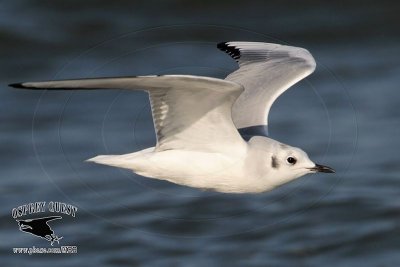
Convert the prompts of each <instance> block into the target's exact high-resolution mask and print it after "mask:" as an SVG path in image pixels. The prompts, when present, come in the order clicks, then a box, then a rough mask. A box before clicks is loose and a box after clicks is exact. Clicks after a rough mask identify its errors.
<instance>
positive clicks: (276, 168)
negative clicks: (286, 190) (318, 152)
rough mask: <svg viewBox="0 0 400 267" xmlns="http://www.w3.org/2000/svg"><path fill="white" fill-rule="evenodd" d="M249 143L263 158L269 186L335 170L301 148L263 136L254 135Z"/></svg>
mask: <svg viewBox="0 0 400 267" xmlns="http://www.w3.org/2000/svg"><path fill="white" fill-rule="evenodd" d="M249 143H250V145H251V146H252V147H254V148H255V149H256V151H258V153H259V155H258V157H260V158H263V161H262V163H261V164H262V165H263V167H264V169H265V170H267V171H265V172H268V178H269V179H268V180H269V181H268V183H269V186H273V187H275V186H278V185H281V184H284V183H287V182H289V181H292V180H294V179H296V178H299V177H301V176H303V175H306V174H310V173H317V172H322V173H334V172H335V171H334V170H333V169H332V168H330V167H328V166H324V165H320V164H316V163H314V162H313V161H312V160H311V159H310V158H309V157H308V155H307V153H306V152H304V151H303V150H302V149H300V148H297V147H292V146H289V145H286V144H283V143H280V142H278V141H275V140H273V139H270V138H267V137H261V136H257V137H253V138H252V139H251V140H250V141H249ZM259 164H260V163H259Z"/></svg>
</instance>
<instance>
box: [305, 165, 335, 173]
mask: <svg viewBox="0 0 400 267" xmlns="http://www.w3.org/2000/svg"><path fill="white" fill-rule="evenodd" d="M310 170H311V171H313V172H325V173H335V170H334V169H332V168H331V167H328V166H324V165H319V164H315V167H312V168H310Z"/></svg>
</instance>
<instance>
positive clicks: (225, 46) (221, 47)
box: [217, 42, 228, 51]
mask: <svg viewBox="0 0 400 267" xmlns="http://www.w3.org/2000/svg"><path fill="white" fill-rule="evenodd" d="M227 47H228V42H220V43H218V44H217V48H218V49H220V50H222V51H225V49H226V48H227Z"/></svg>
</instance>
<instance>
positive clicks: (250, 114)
mask: <svg viewBox="0 0 400 267" xmlns="http://www.w3.org/2000/svg"><path fill="white" fill-rule="evenodd" d="M218 48H219V49H221V50H222V51H225V52H226V53H228V54H229V55H230V56H231V57H232V58H234V59H235V60H236V61H237V62H238V64H239V69H238V70H236V71H234V72H233V73H231V74H229V75H228V76H227V77H226V78H225V79H226V80H228V81H233V82H236V83H238V84H241V85H243V86H244V88H245V91H244V93H243V94H241V95H240V96H239V98H238V100H237V101H236V102H235V104H234V106H233V110H232V117H233V121H234V123H235V125H236V127H237V128H238V129H243V128H246V129H251V128H252V127H259V126H263V127H264V128H265V129H266V126H267V125H268V114H269V110H270V108H271V106H272V104H273V103H274V101H275V100H276V99H277V98H278V97H279V96H280V95H281V94H282V93H283V92H284V91H286V90H287V89H288V88H289V87H291V86H292V85H293V84H295V83H297V82H298V81H300V80H301V79H303V78H305V77H306V76H308V75H310V74H311V73H312V72H313V71H314V70H315V67H316V63H315V60H314V58H313V57H312V55H311V54H310V53H309V52H308V51H307V50H306V49H304V48H299V47H292V46H285V45H279V44H271V43H259V42H224V43H220V44H218ZM258 129H260V128H258Z"/></svg>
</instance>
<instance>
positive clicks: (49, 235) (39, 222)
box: [17, 216, 63, 246]
mask: <svg viewBox="0 0 400 267" xmlns="http://www.w3.org/2000/svg"><path fill="white" fill-rule="evenodd" d="M58 219H62V217H61V216H49V217H44V218H35V219H27V220H17V222H18V224H19V230H20V231H22V232H25V233H29V234H31V235H34V236H37V237H40V238H43V239H45V240H47V241H49V242H50V244H51V245H52V246H53V244H54V242H57V244H59V243H60V242H59V241H60V240H61V239H62V238H63V237H58V236H57V235H56V234H54V231H53V230H52V229H51V227H50V225H49V224H48V222H49V221H52V220H58Z"/></svg>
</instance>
